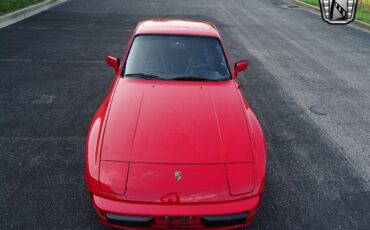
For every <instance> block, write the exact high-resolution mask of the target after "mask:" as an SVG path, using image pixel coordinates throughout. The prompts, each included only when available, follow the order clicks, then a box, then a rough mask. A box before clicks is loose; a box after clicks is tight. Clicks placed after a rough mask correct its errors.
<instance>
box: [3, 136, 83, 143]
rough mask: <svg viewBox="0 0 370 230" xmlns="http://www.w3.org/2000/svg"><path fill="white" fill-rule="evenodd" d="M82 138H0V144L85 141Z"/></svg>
mask: <svg viewBox="0 0 370 230" xmlns="http://www.w3.org/2000/svg"><path fill="white" fill-rule="evenodd" d="M85 139H86V137H84V136H36V137H16V136H14V137H12V136H0V141H1V142H18V141H32V142H34V141H85Z"/></svg>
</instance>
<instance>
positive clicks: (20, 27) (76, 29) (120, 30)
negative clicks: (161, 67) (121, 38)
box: [8, 26, 133, 32]
mask: <svg viewBox="0 0 370 230" xmlns="http://www.w3.org/2000/svg"><path fill="white" fill-rule="evenodd" d="M8 29H21V30H68V31H96V32H99V31H102V32H132V31H133V30H132V29H101V30H100V29H96V28H77V27H44V26H10V27H8Z"/></svg>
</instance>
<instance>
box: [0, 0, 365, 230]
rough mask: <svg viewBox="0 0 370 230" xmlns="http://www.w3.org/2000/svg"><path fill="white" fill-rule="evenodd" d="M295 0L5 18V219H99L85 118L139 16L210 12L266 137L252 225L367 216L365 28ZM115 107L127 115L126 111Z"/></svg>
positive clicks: (0, 174) (77, 7)
mask: <svg viewBox="0 0 370 230" xmlns="http://www.w3.org/2000/svg"><path fill="white" fill-rule="evenodd" d="M287 4H292V3H291V2H290V1H281V0H277V1H272V0H265V1H259V0H253V1H242V0H240V1H227V0H216V1H206V0H201V1H196V0H191V1H181V0H171V1H170V0H159V1H144V0H136V1H128V0H125V1H120V0H106V1H100V0H71V1H67V2H66V3H63V4H61V5H59V6H57V7H55V8H52V9H50V10H48V11H45V12H42V13H40V14H37V15H35V16H33V17H30V18H28V19H26V20H23V21H21V22H18V23H16V24H13V25H11V26H8V27H5V28H3V29H0V182H1V186H0V210H1V213H2V214H1V215H0V228H1V229H104V227H103V226H101V225H100V224H99V222H98V218H97V216H96V214H95V213H94V210H93V208H92V206H91V204H90V200H89V197H88V194H87V191H86V189H85V184H84V144H85V137H86V134H87V128H88V125H89V122H90V121H91V119H92V117H93V115H94V112H95V111H96V109H97V108H98V106H99V104H100V103H101V102H102V100H103V98H104V97H105V94H106V93H107V91H108V88H109V86H110V83H111V81H112V79H113V77H114V72H113V70H112V69H111V68H109V67H107V66H106V64H105V56H106V55H113V56H117V57H121V56H122V53H123V50H124V49H125V45H126V43H127V41H128V39H129V37H130V35H131V33H132V31H133V29H134V28H135V26H136V24H137V22H138V21H139V20H141V19H147V18H154V17H155V18H158V17H165V18H186V19H188V18H189V19H201V20H209V21H212V22H214V23H215V24H216V25H217V27H218V28H219V30H220V31H221V34H222V36H223V38H224V40H225V44H226V48H227V49H228V51H229V52H230V54H231V58H232V59H233V61H234V62H235V61H238V60H244V59H246V60H248V61H249V62H250V67H249V70H248V71H247V72H245V73H244V74H242V75H241V77H240V78H239V82H240V84H241V87H242V89H243V92H244V94H245V96H246V97H247V99H248V101H249V102H250V104H251V106H252V108H253V110H254V111H255V112H256V114H257V116H258V118H259V120H260V122H261V124H262V126H263V129H264V132H265V135H266V139H267V144H268V171H267V178H266V191H265V194H264V197H263V202H262V206H261V209H260V210H259V213H258V215H257V217H256V219H255V222H254V224H253V226H252V227H251V229H276V228H278V229H279V228H281V229H369V226H370V211H369V210H370V65H369V63H370V46H369V44H370V33H368V32H365V31H363V30H359V29H356V28H354V27H351V26H330V25H328V24H326V23H325V22H323V21H322V20H321V18H320V16H319V15H316V14H313V13H311V12H309V11H307V10H305V9H300V8H298V9H289V8H286V7H284V5H287ZM123 116H124V115H123Z"/></svg>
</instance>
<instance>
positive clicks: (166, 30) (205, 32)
mask: <svg viewBox="0 0 370 230" xmlns="http://www.w3.org/2000/svg"><path fill="white" fill-rule="evenodd" d="M139 34H176V35H190V36H191V35H194V36H210V37H215V38H220V35H219V33H218V31H217V28H216V26H215V25H214V24H212V23H210V22H207V21H199V20H185V19H168V18H158V19H148V20H143V21H141V22H139V24H138V26H137V27H136V31H135V35H139Z"/></svg>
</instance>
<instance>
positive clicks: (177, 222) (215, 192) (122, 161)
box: [86, 19, 266, 229]
mask: <svg viewBox="0 0 370 230" xmlns="http://www.w3.org/2000/svg"><path fill="white" fill-rule="evenodd" d="M107 63H108V65H110V66H112V67H113V68H114V69H115V71H116V77H115V78H114V81H113V83H112V86H111V88H110V90H109V92H108V95H107V97H106V98H105V100H104V101H103V103H102V104H101V106H100V107H99V109H98V111H97V112H96V114H95V116H94V118H93V120H92V122H91V125H90V128H89V132H88V136H87V143H86V183H87V187H88V191H89V194H90V196H91V200H92V203H93V206H94V208H95V209H96V211H97V213H98V215H99V218H100V220H101V222H102V223H103V224H106V225H109V226H112V227H117V228H122V229H137V228H197V229H198V228H210V229H232V228H238V227H243V226H247V225H249V224H251V222H252V219H253V216H254V215H255V214H256V211H257V209H258V206H259V204H260V201H261V196H262V193H263V189H264V180H265V169H266V147H265V140H264V135H263V132H262V129H261V127H260V124H259V122H258V120H257V118H256V116H255V114H254V113H253V112H252V110H251V108H250V107H249V105H248V104H247V102H246V101H245V99H244V98H243V95H242V93H241V91H240V89H239V86H238V83H237V81H236V78H237V76H238V74H239V73H240V72H241V71H244V70H246V69H247V67H248V62H245V61H242V62H238V63H236V64H235V66H232V65H231V63H230V59H229V57H228V55H227V53H226V51H225V48H224V46H223V43H222V41H221V38H220V35H219V33H218V31H217V29H216V27H215V26H214V25H213V24H211V23H209V22H204V21H191V20H172V19H171V20H170V19H152V20H145V21H142V22H140V23H139V24H138V26H137V27H136V29H135V31H134V33H133V35H132V38H131V39H130V41H129V43H128V46H127V51H126V52H125V54H124V56H123V61H122V62H120V60H119V59H117V58H114V57H111V56H108V57H107Z"/></svg>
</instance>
